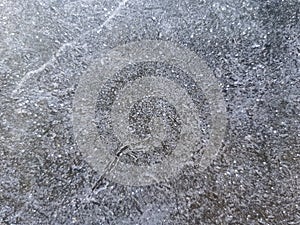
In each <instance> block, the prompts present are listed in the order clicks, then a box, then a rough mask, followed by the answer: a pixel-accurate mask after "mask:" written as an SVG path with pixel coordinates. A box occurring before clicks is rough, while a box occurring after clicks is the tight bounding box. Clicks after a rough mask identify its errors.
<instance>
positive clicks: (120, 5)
mask: <svg viewBox="0 0 300 225" xmlns="http://www.w3.org/2000/svg"><path fill="white" fill-rule="evenodd" d="M128 1H129V0H123V1H122V2H121V3H120V4H119V5H118V7H117V8H116V9H115V10H114V11H113V12H112V13H111V14H110V16H109V17H108V18H107V19H106V20H105V21H104V22H103V23H102V24H101V25H100V29H99V30H98V31H97V33H99V32H100V31H101V29H102V28H103V27H105V26H106V25H107V24H108V23H109V22H110V21H111V20H112V19H113V18H114V17H115V16H116V15H117V14H118V13H119V11H120V10H121V9H122V7H123V6H125V4H126V3H127V2H128ZM88 32H90V31H87V32H85V33H83V34H82V35H80V36H79V37H78V38H77V39H76V40H73V41H70V42H67V43H64V44H63V45H61V46H60V47H59V49H58V50H57V51H56V53H54V54H53V55H52V56H51V58H50V59H49V60H48V61H47V62H45V63H44V64H43V65H41V66H40V67H39V68H37V69H35V70H31V71H29V72H27V73H26V74H25V75H24V77H22V79H21V80H20V82H19V83H18V84H17V85H16V88H15V89H14V90H13V92H12V96H14V95H15V94H19V92H20V89H21V87H22V86H23V84H24V83H25V82H26V81H27V80H28V79H30V78H31V77H32V76H34V75H35V74H38V73H40V72H42V71H44V70H45V68H47V66H51V65H53V64H54V62H55V60H56V59H57V57H59V56H60V55H61V54H62V53H63V52H64V51H65V50H66V48H67V47H72V46H73V45H74V44H75V43H76V41H77V40H78V39H80V38H81V37H82V36H84V35H86V34H87V33H88Z"/></svg>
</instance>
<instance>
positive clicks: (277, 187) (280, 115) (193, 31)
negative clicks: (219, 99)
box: [0, 0, 300, 225]
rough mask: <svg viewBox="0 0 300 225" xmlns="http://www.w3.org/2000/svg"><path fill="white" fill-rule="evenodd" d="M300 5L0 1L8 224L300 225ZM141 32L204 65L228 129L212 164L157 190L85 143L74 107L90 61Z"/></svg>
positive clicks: (1, 209)
mask: <svg viewBox="0 0 300 225" xmlns="http://www.w3.org/2000/svg"><path fill="white" fill-rule="evenodd" d="M299 8H300V3H299V1H297V0H286V1H284V0H283V1H279V0H274V1H259V0H257V1H255V0H245V1H238V0H214V1H213V0H189V1H188V0H168V1H167V0H150V1H146V0H128V1H126V0H125V1H114V0H109V1H102V0H101V1H98V0H97V1H96V0H77V1H71V0H66V1H58V0H56V1H55V0H50V1H48V0H19V1H12V0H1V2H0V52H1V58H0V87H1V89H0V100H1V105H0V156H1V160H2V162H1V164H0V223H3V224H22V225H23V224H24V225H25V224H45V225H46V224H47V225H48V224H80V225H81V224H143V225H144V224H151V225H152V224H178V225H179V224H243V225H244V224H272V225H273V224H282V225H296V224H300V188H299V187H300V178H299V173H300V120H299V119H300V118H299V117H300V71H299V66H300V59H299V57H300V40H299V32H300V22H299V16H300V15H299ZM145 39H152V40H161V41H170V42H173V43H177V44H178V45H180V46H182V47H186V48H188V49H189V50H190V51H192V52H194V53H196V54H198V55H199V56H200V57H201V58H202V59H203V60H204V61H205V62H206V63H207V64H208V66H209V67H210V69H211V70H212V71H213V73H214V76H215V78H216V79H217V80H218V82H219V84H220V88H221V89H222V93H223V96H224V100H225V101H226V104H227V116H228V124H227V129H226V135H225V137H224V143H223V147H222V148H221V149H220V152H219V154H218V156H217V158H216V159H215V160H214V162H212V163H211V165H210V166H209V167H208V168H207V169H206V170H204V171H202V170H199V168H198V167H197V165H196V164H192V165H189V166H186V167H184V168H183V169H182V171H181V172H180V174H179V175H178V176H176V177H171V178H170V179H168V180H166V181H165V182H161V183H159V184H152V185H149V186H143V187H134V186H123V185H120V184H116V183H114V182H111V181H110V180H108V179H106V178H105V177H103V176H102V174H100V173H98V172H97V171H95V170H93V168H92V166H91V165H90V164H89V163H87V161H86V160H85V158H84V157H83V155H82V153H81V152H80V150H79V149H78V146H76V144H75V140H74V133H73V128H72V121H71V116H72V110H73V108H72V102H73V100H74V99H73V98H74V96H75V92H76V88H77V85H78V83H79V82H80V79H81V78H82V76H84V75H85V73H86V70H87V69H88V68H89V65H90V64H92V63H93V62H94V61H95V60H98V59H99V58H101V56H102V55H103V54H105V53H106V52H107V51H108V50H109V49H112V48H114V47H116V46H119V45H122V44H125V43H129V42H132V41H140V40H145ZM133 68H134V67H133ZM161 69H163V66H162V67H161ZM129 72H130V71H129ZM166 85H167V84H166ZM162 107H164V106H162ZM144 158H145V157H144ZM144 158H141V159H140V162H139V163H141V162H144V161H145V159H144ZM143 160H144V161H143ZM124 161H126V160H125V159H124ZM99 180H100V182H97V181H99ZM95 184H97V185H96V188H95ZM93 187H94V188H93Z"/></svg>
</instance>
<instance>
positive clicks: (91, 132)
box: [73, 41, 226, 186]
mask: <svg viewBox="0 0 300 225" xmlns="http://www.w3.org/2000/svg"><path fill="white" fill-rule="evenodd" d="M73 107H74V108H73V127H74V133H75V136H76V140H77V144H78V146H79V148H80V150H81V151H82V152H83V153H84V155H85V157H86V159H87V161H88V162H89V163H91V165H92V166H93V167H94V168H95V169H96V170H98V171H99V172H100V173H101V174H104V175H105V176H106V177H107V178H108V179H110V180H112V181H115V182H118V183H121V184H124V185H135V186H140V185H149V184H152V183H155V182H160V181H164V180H166V179H167V178H169V177H171V176H174V175H176V174H178V172H179V171H180V170H181V169H182V167H183V166H185V165H188V164H191V163H195V160H193V156H194V154H201V158H200V159H199V160H198V161H196V163H197V164H198V165H199V168H200V169H205V168H206V167H207V166H208V165H209V163H210V162H211V160H212V159H214V157H215V156H216V154H217V152H218V149H219V148H220V146H221V143H222V138H223V136H224V133H225V126H226V113H225V112H226V110H225V103H224V100H223V98H222V94H221V91H220V88H219V86H218V82H217V80H216V79H215V78H214V76H213V75H212V73H211V71H210V70H209V68H208V67H207V66H206V65H205V63H204V62H203V61H202V60H201V59H200V58H199V57H198V56H197V55H196V54H195V53H193V52H191V51H189V50H187V49H183V48H179V47H177V46H176V45H175V44H173V43H171V42H165V41H140V42H134V43H129V44H126V45H123V46H119V47H116V48H114V49H112V50H111V51H110V52H108V53H107V54H106V55H105V56H104V57H103V58H101V59H100V60H98V61H97V62H95V63H94V64H93V65H92V66H91V67H90V69H89V70H88V72H87V74H86V75H85V76H83V78H82V79H81V81H80V83H79V85H78V88H77V90H76V94H75V98H74V105H73ZM199 151H201V153H199Z"/></svg>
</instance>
